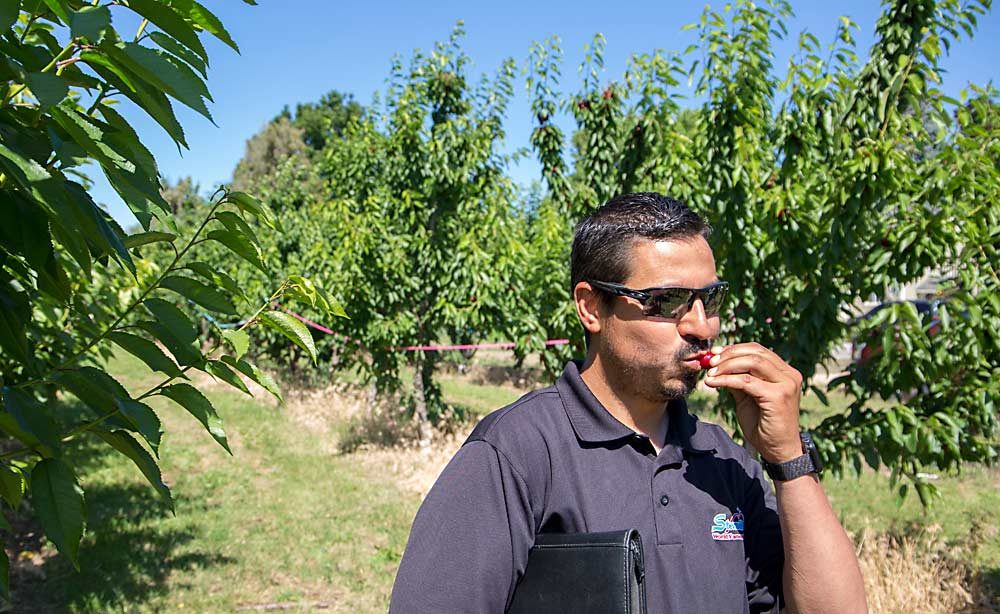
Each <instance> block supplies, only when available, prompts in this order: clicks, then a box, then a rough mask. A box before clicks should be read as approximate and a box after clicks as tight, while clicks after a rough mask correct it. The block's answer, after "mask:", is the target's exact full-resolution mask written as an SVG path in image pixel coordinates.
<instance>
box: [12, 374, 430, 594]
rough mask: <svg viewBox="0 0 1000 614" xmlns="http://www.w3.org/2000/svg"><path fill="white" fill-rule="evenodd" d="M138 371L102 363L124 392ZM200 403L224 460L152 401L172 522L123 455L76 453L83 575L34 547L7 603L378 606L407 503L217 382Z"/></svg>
mask: <svg viewBox="0 0 1000 614" xmlns="http://www.w3.org/2000/svg"><path fill="white" fill-rule="evenodd" d="M138 369H139V367H137V366H136V365H135V364H134V363H131V361H129V362H124V361H116V362H115V364H113V365H112V370H113V372H115V373H116V374H117V375H118V377H119V378H120V380H121V381H122V382H123V383H125V384H126V385H127V386H129V387H131V388H132V389H133V390H137V389H141V388H142V387H143V386H142V384H148V383H149V381H150V380H149V378H148V377H146V376H144V375H141V374H139V373H137V371H138ZM210 398H211V399H212V401H213V402H214V403H215V405H216V408H217V409H218V411H219V413H220V415H221V416H222V417H223V419H224V420H225V423H226V429H227V432H228V433H229V436H230V443H231V445H232V448H233V452H234V456H232V457H230V456H229V455H228V454H226V453H225V451H224V450H222V448H220V447H219V446H218V445H217V444H216V443H215V442H214V441H213V440H212V439H211V438H210V437H209V436H208V433H207V432H205V431H204V429H203V428H202V427H201V425H200V424H199V423H198V422H197V421H195V420H194V419H193V418H191V417H190V416H188V415H186V414H184V412H183V410H181V409H180V408H177V407H175V406H172V405H169V406H168V405H167V404H166V403H164V404H163V405H160V406H157V407H156V409H157V410H158V412H159V413H160V415H161V417H162V419H163V422H164V424H165V427H166V435H165V437H164V443H163V445H162V447H161V464H162V467H163V472H164V478H165V481H166V482H167V483H168V484H169V485H170V487H171V489H172V490H173V493H174V497H175V501H176V516H173V517H172V516H170V515H169V512H166V511H165V510H164V509H163V507H162V505H161V504H160V503H158V501H157V499H156V497H155V496H154V494H153V492H152V490H151V489H150V488H149V487H148V486H147V485H146V483H145V482H144V481H143V480H142V478H141V476H139V474H138V472H137V471H136V470H135V468H134V466H132V465H131V464H130V462H129V461H127V460H125V459H124V458H119V457H118V456H117V455H112V454H108V453H105V452H104V450H103V449H102V448H93V447H87V446H84V447H80V448H78V449H76V450H74V453H73V456H72V461H73V462H74V464H75V465H76V466H78V467H81V469H82V470H81V473H82V475H83V476H84V478H83V480H82V486H83V487H84V489H85V491H86V492H87V508H88V531H87V536H86V537H85V539H84V543H83V544H82V546H81V552H80V558H81V560H83V561H84V568H83V571H82V572H81V573H79V574H77V573H76V572H74V571H73V570H72V568H71V567H70V566H69V565H68V563H67V562H66V561H65V560H64V559H63V558H62V557H57V556H48V554H50V553H51V547H50V546H43V547H42V548H41V550H42V551H43V553H42V554H43V555H45V556H44V557H43V559H44V563H42V564H41V565H40V566H38V569H37V570H33V573H32V574H16V575H15V577H14V578H13V582H12V588H13V590H14V606H15V609H16V610H17V611H60V610H67V611H71V612H90V611H101V612H103V611H112V610H122V611H125V610H128V611H161V610H166V609H171V610H177V609H184V610H190V611H194V612H216V611H232V610H233V609H235V608H237V607H240V606H248V605H256V604H267V603H298V604H304V605H303V607H302V608H301V609H302V611H308V610H310V609H311V606H310V605H309V604H312V605H313V606H316V605H317V604H328V608H329V611H333V612H368V611H378V610H381V611H385V609H386V608H387V606H388V597H389V594H388V591H387V587H389V586H391V583H392V579H393V577H394V575H395V570H396V566H397V564H398V559H399V556H400V553H401V552H402V550H403V547H404V545H405V543H406V537H407V534H408V531H409V523H410V521H411V519H412V515H413V513H414V512H415V510H416V507H417V505H418V504H419V501H418V500H417V498H416V497H415V496H412V495H406V494H405V493H401V492H398V491H397V490H396V489H395V488H394V487H393V484H391V483H387V482H386V481H384V480H380V479H379V476H377V475H370V474H365V473H359V472H358V471H356V470H355V467H354V466H353V464H352V462H351V459H350V458H349V457H339V456H333V455H331V454H330V453H329V452H325V451H324V450H326V449H327V448H326V447H325V446H324V445H323V443H324V442H323V441H322V439H321V438H320V437H317V436H315V435H314V434H312V433H310V432H307V431H303V429H302V428H301V427H298V426H297V425H296V424H295V423H293V422H291V421H289V420H286V419H285V418H284V416H283V415H281V414H280V413H276V410H274V409H273V408H271V407H269V406H267V405H265V404H261V403H254V402H252V401H251V402H247V400H246V399H247V397H245V396H243V395H240V394H239V393H230V392H228V391H221V390H218V391H213V392H211V393H210ZM22 558H24V557H23V556H22ZM42 578H44V579H42ZM292 611H295V609H292Z"/></svg>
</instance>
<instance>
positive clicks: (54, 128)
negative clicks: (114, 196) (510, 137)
mask: <svg viewBox="0 0 1000 614" xmlns="http://www.w3.org/2000/svg"><path fill="white" fill-rule="evenodd" d="M245 2H246V3H247V4H254V2H252V1H251V0H245ZM128 12H131V13H134V14H137V15H138V16H139V17H140V18H141V24H140V26H139V28H138V31H137V32H136V34H135V36H134V39H133V40H132V41H125V40H123V39H122V38H120V37H119V35H118V33H117V32H116V30H115V29H114V27H113V26H112V18H113V17H114V16H116V15H121V14H123V13H128ZM206 32H207V33H208V34H209V35H211V36H214V37H216V38H218V39H219V40H220V41H222V42H223V43H225V44H226V45H228V46H230V47H231V48H233V49H234V50H236V51H238V50H239V49H238V47H237V46H236V43H235V42H234V41H233V40H232V38H231V37H230V35H229V33H228V32H227V31H226V29H225V27H224V26H223V24H222V23H221V21H219V19H218V18H217V17H216V16H215V15H214V14H213V13H212V12H211V11H209V10H208V9H207V8H205V7H204V6H202V5H201V4H200V3H198V2H197V1H195V0H172V1H170V2H164V1H160V0H130V1H129V2H127V3H126V2H119V1H112V2H107V3H104V4H100V3H98V2H94V3H89V2H83V1H81V0H45V2H26V1H25V2H19V1H17V0H15V1H13V2H3V3H2V4H0V202H3V206H2V207H0V433H2V435H3V437H2V439H0V498H2V499H3V501H4V502H5V503H6V505H7V506H9V507H10V508H11V509H13V510H18V509H19V508H21V506H22V501H23V499H24V498H25V497H30V498H31V506H30V508H31V510H32V511H33V513H34V514H35V515H36V516H37V518H38V521H39V522H40V524H41V526H42V529H43V530H44V532H45V535H46V536H47V537H48V538H49V539H50V540H51V541H52V543H53V544H55V546H56V547H57V548H58V550H59V551H60V553H62V554H63V555H64V556H66V557H67V558H68V559H69V560H70V561H71V562H72V564H73V565H74V567H76V568H77V569H79V568H80V565H81V561H80V553H79V544H80V540H81V538H82V536H83V533H84V519H85V509H84V493H83V490H82V489H81V488H80V484H79V481H78V468H77V467H75V466H74V460H73V458H74V456H73V454H72V453H71V450H72V445H71V444H72V442H74V441H76V440H79V439H81V438H85V437H95V438H97V439H98V440H100V441H102V442H104V444H107V445H108V446H110V447H111V448H113V449H114V450H116V451H117V452H119V453H120V454H122V455H124V456H126V457H128V458H129V459H130V460H131V461H132V462H133V463H135V465H136V466H137V467H138V469H139V470H140V472H141V473H142V474H143V475H144V476H145V477H146V479H147V480H148V481H149V482H150V483H151V484H152V486H153V488H154V489H155V490H156V492H157V493H158V494H159V495H160V497H162V499H163V501H164V502H165V504H166V505H167V506H168V507H171V508H172V505H173V503H172V498H171V493H170V489H169V487H168V486H167V485H166V484H165V483H164V482H163V479H162V475H161V473H160V469H159V466H158V463H157V459H158V458H159V448H160V444H161V440H162V437H163V435H164V432H163V427H162V424H161V422H160V418H159V416H158V415H157V412H156V411H155V410H154V409H153V408H152V407H151V406H150V405H149V404H148V403H150V402H151V401H152V400H154V399H156V398H157V397H163V398H166V399H170V400H171V401H174V402H175V403H177V404H178V405H180V406H181V407H183V408H184V409H185V410H186V411H188V412H189V413H190V414H192V415H193V416H194V417H195V418H196V419H197V420H198V421H199V422H201V423H202V424H203V425H204V427H205V428H206V430H208V432H209V434H210V435H211V436H212V437H213V438H214V439H215V440H216V441H217V442H218V443H219V444H220V445H222V446H223V447H224V448H225V449H226V450H229V444H228V440H227V437H226V432H225V430H224V428H223V425H222V421H221V420H220V418H219V416H218V413H217V412H216V410H215V408H214V407H213V405H212V403H211V401H210V400H209V399H208V398H207V397H206V396H205V395H203V394H202V393H201V392H200V391H199V390H198V389H197V387H196V386H195V385H194V384H193V380H191V379H190V377H189V376H190V374H191V372H192V370H194V371H203V372H205V373H207V374H209V375H210V376H212V377H214V378H215V379H218V380H222V381H224V382H226V383H228V384H230V385H232V386H234V387H235V388H237V389H239V390H241V391H243V392H245V393H248V394H249V393H250V390H249V388H248V387H247V385H246V384H245V383H244V381H243V379H242V378H244V377H245V378H248V379H250V380H252V381H254V382H256V383H258V384H259V385H261V386H262V387H263V388H264V389H265V390H267V391H268V392H270V393H271V394H273V395H275V396H276V397H278V398H279V399H280V398H281V396H280V391H279V390H278V387H277V386H276V384H275V382H274V381H273V380H272V379H271V378H270V377H269V376H268V375H267V374H265V373H263V372H262V371H260V369H258V368H257V367H256V366H255V365H254V364H252V363H250V362H248V361H247V360H246V359H245V358H244V356H245V354H246V352H247V350H248V348H249V346H250V337H249V332H250V329H251V328H253V327H254V326H256V325H258V324H259V325H261V326H263V327H266V328H271V329H274V330H275V331H277V332H278V333H280V334H281V335H284V336H285V337H287V338H289V339H290V340H291V341H292V342H294V343H295V344H298V345H300V346H303V347H304V348H305V349H306V350H307V351H308V350H309V349H310V348H312V352H310V354H311V357H312V358H313V359H314V360H315V348H314V347H313V346H312V340H311V337H310V336H309V333H308V331H307V330H306V329H305V327H304V326H303V325H302V324H300V323H299V322H298V321H295V320H292V319H290V318H287V316H285V314H284V313H282V312H280V311H275V310H270V307H271V305H272V303H274V302H276V301H279V300H281V299H283V298H288V299H295V300H298V301H303V302H305V303H306V304H307V305H309V306H310V307H311V308H312V309H314V310H318V311H320V312H322V313H324V314H325V315H329V316H331V317H332V316H335V315H344V312H343V309H341V307H340V306H339V305H338V304H337V303H336V301H334V300H333V299H332V298H330V297H329V296H328V295H327V294H326V293H325V292H324V291H322V289H321V288H319V287H318V286H317V285H315V284H313V283H312V282H311V281H309V280H308V279H306V278H303V277H298V276H296V277H290V278H289V279H288V280H287V281H285V282H284V283H282V284H280V285H279V287H278V289H277V290H276V291H275V292H274V293H273V294H271V296H269V297H268V299H267V300H266V301H265V302H264V303H263V305H262V306H257V305H253V306H252V308H250V307H243V305H244V304H247V305H249V304H250V298H249V297H248V296H247V295H246V294H245V293H244V291H243V289H242V288H241V287H240V286H239V285H238V284H237V283H236V282H235V281H234V280H233V279H232V278H231V277H229V276H228V275H226V274H225V273H222V272H220V271H218V270H216V267H213V266H210V265H209V264H207V263H205V262H200V261H198V260H195V259H194V258H193V256H194V255H195V254H200V253H202V252H203V251H205V246H206V245H208V244H214V245H217V246H219V248H220V249H222V250H224V251H226V252H227V253H231V254H233V256H234V257H238V258H241V259H244V260H246V261H247V262H249V263H250V264H252V265H253V266H254V267H256V268H258V269H260V270H261V271H265V272H267V271H268V267H267V263H266V259H265V257H264V254H263V252H262V250H261V244H260V240H259V238H258V236H257V234H256V231H255V230H254V228H255V227H261V226H262V227H264V228H266V229H267V230H268V231H271V232H281V225H280V223H279V221H278V220H277V218H275V216H274V215H273V213H271V211H270V210H269V209H268V208H267V207H266V206H264V205H262V204H261V203H259V202H258V201H257V200H256V199H254V198H253V197H251V196H250V195H248V194H245V193H243V192H236V191H230V190H228V189H225V188H220V189H219V190H218V191H217V192H216V194H215V195H214V196H213V198H212V203H211V205H210V208H209V210H208V211H207V213H206V214H205V216H204V218H203V219H200V222H199V224H197V226H196V227H195V228H194V229H193V230H192V231H191V232H190V233H182V232H181V231H180V230H179V229H178V226H177V223H176V221H175V219H174V215H173V210H172V208H171V207H170V206H169V205H168V204H167V202H166V201H165V200H164V198H163V196H162V195H161V193H160V187H161V178H160V175H159V171H158V169H157V165H156V161H155V159H154V158H153V156H152V154H151V153H150V152H149V150H148V149H147V148H146V147H145V146H144V145H143V144H142V143H141V142H140V139H139V136H138V135H137V134H136V132H135V130H133V128H132V127H131V125H130V124H129V122H128V121H127V120H126V118H125V116H124V115H122V114H120V113H119V112H118V111H117V110H116V105H117V103H119V102H122V101H124V100H128V101H130V102H132V103H134V105H135V106H137V107H138V109H139V110H140V111H142V112H144V113H146V114H147V115H148V116H149V117H150V118H152V119H153V120H154V121H155V122H156V123H157V124H158V125H159V126H160V127H162V128H163V129H164V130H165V131H166V132H167V134H169V135H170V137H171V138H172V139H173V140H174V142H175V143H176V144H177V145H178V147H182V146H183V147H186V142H185V138H184V132H183V130H182V128H181V126H180V124H179V123H178V121H177V119H176V117H175V115H174V111H173V106H172V103H171V99H173V101H176V102H180V103H181V104H184V105H186V106H188V107H190V108H192V109H194V110H195V111H197V112H199V113H201V114H202V115H203V116H205V117H206V118H208V119H211V115H210V114H209V112H208V108H207V106H206V101H210V100H211V96H210V94H209V92H208V88H207V86H206V85H205V82H204V77H205V75H206V69H207V66H208V55H207V53H206V52H205V49H204V46H203V44H202V43H201V39H200V35H201V34H202V33H206ZM88 163H92V164H94V165H95V166H96V167H97V168H99V169H100V171H101V172H102V173H103V174H104V175H105V177H106V178H107V179H108V182H109V183H110V185H111V186H112V187H113V188H114V189H115V191H116V192H117V193H118V194H119V195H120V196H121V198H122V199H123V200H124V201H125V203H126V205H127V206H128V207H129V209H130V210H131V211H132V213H133V214H134V215H135V217H136V219H137V220H138V222H139V224H140V226H141V228H139V229H137V230H136V231H135V232H132V233H127V232H126V231H125V230H123V229H122V228H121V226H120V225H119V224H118V223H117V222H116V221H115V220H114V219H113V218H111V217H110V215H108V213H107V212H106V211H105V210H103V209H102V208H101V207H100V206H98V204H97V203H96V202H94V200H93V198H92V197H91V195H90V193H89V192H88V190H89V180H88V178H87V177H86V176H85V175H84V174H83V173H82V172H81V170H80V167H81V166H82V165H84V164H88ZM161 248H162V250H163V251H162V252H160V251H157V250H160V249H161ZM143 252H146V253H147V255H153V254H156V255H158V256H159V255H165V257H164V258H163V259H153V258H149V257H143ZM164 263H166V264H165V265H164ZM247 311H250V312H252V313H253V315H252V316H251V317H250V318H248V319H247V320H246V321H245V322H244V323H243V324H242V325H241V326H239V327H238V328H234V329H226V330H222V329H219V330H218V331H217V334H215V335H214V336H213V339H215V340H216V341H215V343H214V344H212V345H211V347H210V348H209V349H207V351H206V350H205V349H204V348H205V346H204V345H203V341H204V339H203V338H204V337H205V336H206V332H211V331H210V330H209V331H206V330H205V328H203V327H199V326H196V323H195V320H194V319H193V315H197V314H198V313H199V312H203V315H208V314H209V313H211V314H216V315H219V316H223V317H237V316H239V314H240V313H245V312H247ZM209 317H211V316H209ZM290 320H291V321H290ZM116 348H117V349H116ZM119 350H123V351H125V352H127V353H130V354H132V355H134V356H136V357H137V358H139V360H141V361H142V362H143V363H144V364H146V365H147V366H148V367H149V368H150V369H152V370H153V371H156V372H159V373H162V374H163V375H164V376H165V378H164V379H163V380H162V381H160V382H159V383H157V384H156V385H154V386H152V387H151V388H149V389H148V390H146V391H144V392H142V393H140V394H133V393H131V392H130V391H128V390H126V389H125V388H124V387H123V386H122V385H121V384H120V383H119V382H118V381H116V380H115V379H114V377H112V376H111V375H110V374H109V373H108V371H107V370H106V369H105V365H106V364H107V362H106V361H107V359H108V358H109V357H111V356H112V355H113V354H114V352H116V351H119ZM67 395H72V396H73V397H75V398H76V399H77V400H78V401H79V402H78V403H72V402H70V401H69V399H68V398H67ZM0 517H2V516H0ZM0 525H2V528H3V529H5V530H8V531H9V530H10V527H9V526H7V523H6V522H5V521H4V522H3V523H0ZM7 568H8V561H7V558H6V553H5V552H4V551H3V550H0V569H2V570H4V572H3V573H0V592H2V593H3V594H4V595H6V594H7V592H8V580H7V574H6V571H5V570H6V569H7Z"/></svg>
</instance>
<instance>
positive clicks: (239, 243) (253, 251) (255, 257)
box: [205, 230, 267, 274]
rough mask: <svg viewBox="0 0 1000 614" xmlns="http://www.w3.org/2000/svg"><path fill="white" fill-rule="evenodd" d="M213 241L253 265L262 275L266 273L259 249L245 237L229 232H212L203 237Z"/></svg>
mask: <svg viewBox="0 0 1000 614" xmlns="http://www.w3.org/2000/svg"><path fill="white" fill-rule="evenodd" d="M205 236H206V237H208V238H209V239H212V240H213V241H218V242H219V243H222V244H223V245H225V246H226V247H228V248H229V250H230V251H232V252H233V253H235V254H236V255H237V256H240V257H241V258H243V259H244V260H246V261H247V262H249V263H250V264H252V265H254V266H255V267H257V268H258V269H260V270H261V272H263V273H265V274H266V273H267V268H266V267H265V266H264V261H263V260H262V258H261V253H260V248H259V247H257V246H256V245H254V244H253V243H252V242H251V241H250V239H248V238H247V237H246V236H245V235H242V234H237V233H235V232H232V231H230V230H213V231H211V232H209V233H208V234H207V235H205Z"/></svg>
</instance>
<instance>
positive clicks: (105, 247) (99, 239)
mask: <svg viewBox="0 0 1000 614" xmlns="http://www.w3.org/2000/svg"><path fill="white" fill-rule="evenodd" d="M63 190H64V191H65V194H66V196H67V200H68V203H69V208H70V212H71V214H72V215H73V219H74V221H75V222H76V223H77V224H78V227H79V228H80V229H81V230H83V231H84V232H85V234H86V236H87V238H88V240H89V241H91V242H92V243H93V244H95V245H97V246H98V247H99V248H100V250H101V251H102V252H108V253H112V254H113V255H115V256H116V257H117V258H116V259H117V260H118V262H119V263H121V265H122V266H124V267H125V268H127V269H128V270H129V272H130V273H132V276H133V277H134V276H135V263H134V262H133V261H132V255H131V254H130V253H129V252H128V249H126V247H125V244H124V243H122V236H123V235H124V232H122V231H121V230H120V228H115V226H117V224H115V226H112V222H114V218H112V217H111V216H110V214H109V213H107V212H106V211H104V210H103V209H101V208H100V207H99V206H98V205H97V203H95V202H94V199H93V198H91V197H90V194H88V193H87V191H86V190H85V189H84V188H83V186H81V185H80V184H78V183H76V182H74V181H64V182H63ZM109 220H110V221H109Z"/></svg>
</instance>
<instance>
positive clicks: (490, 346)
mask: <svg viewBox="0 0 1000 614" xmlns="http://www.w3.org/2000/svg"><path fill="white" fill-rule="evenodd" d="M567 343H569V339H550V340H548V341H546V342H545V345H547V346H548V345H566V344H567ZM515 345H516V344H515V343H512V342H510V341H504V342H501V343H470V344H464V345H408V346H406V347H402V348H396V349H399V350H402V351H404V352H421V351H422V352H437V351H440V350H509V349H511V348H513V347H514V346H515Z"/></svg>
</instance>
